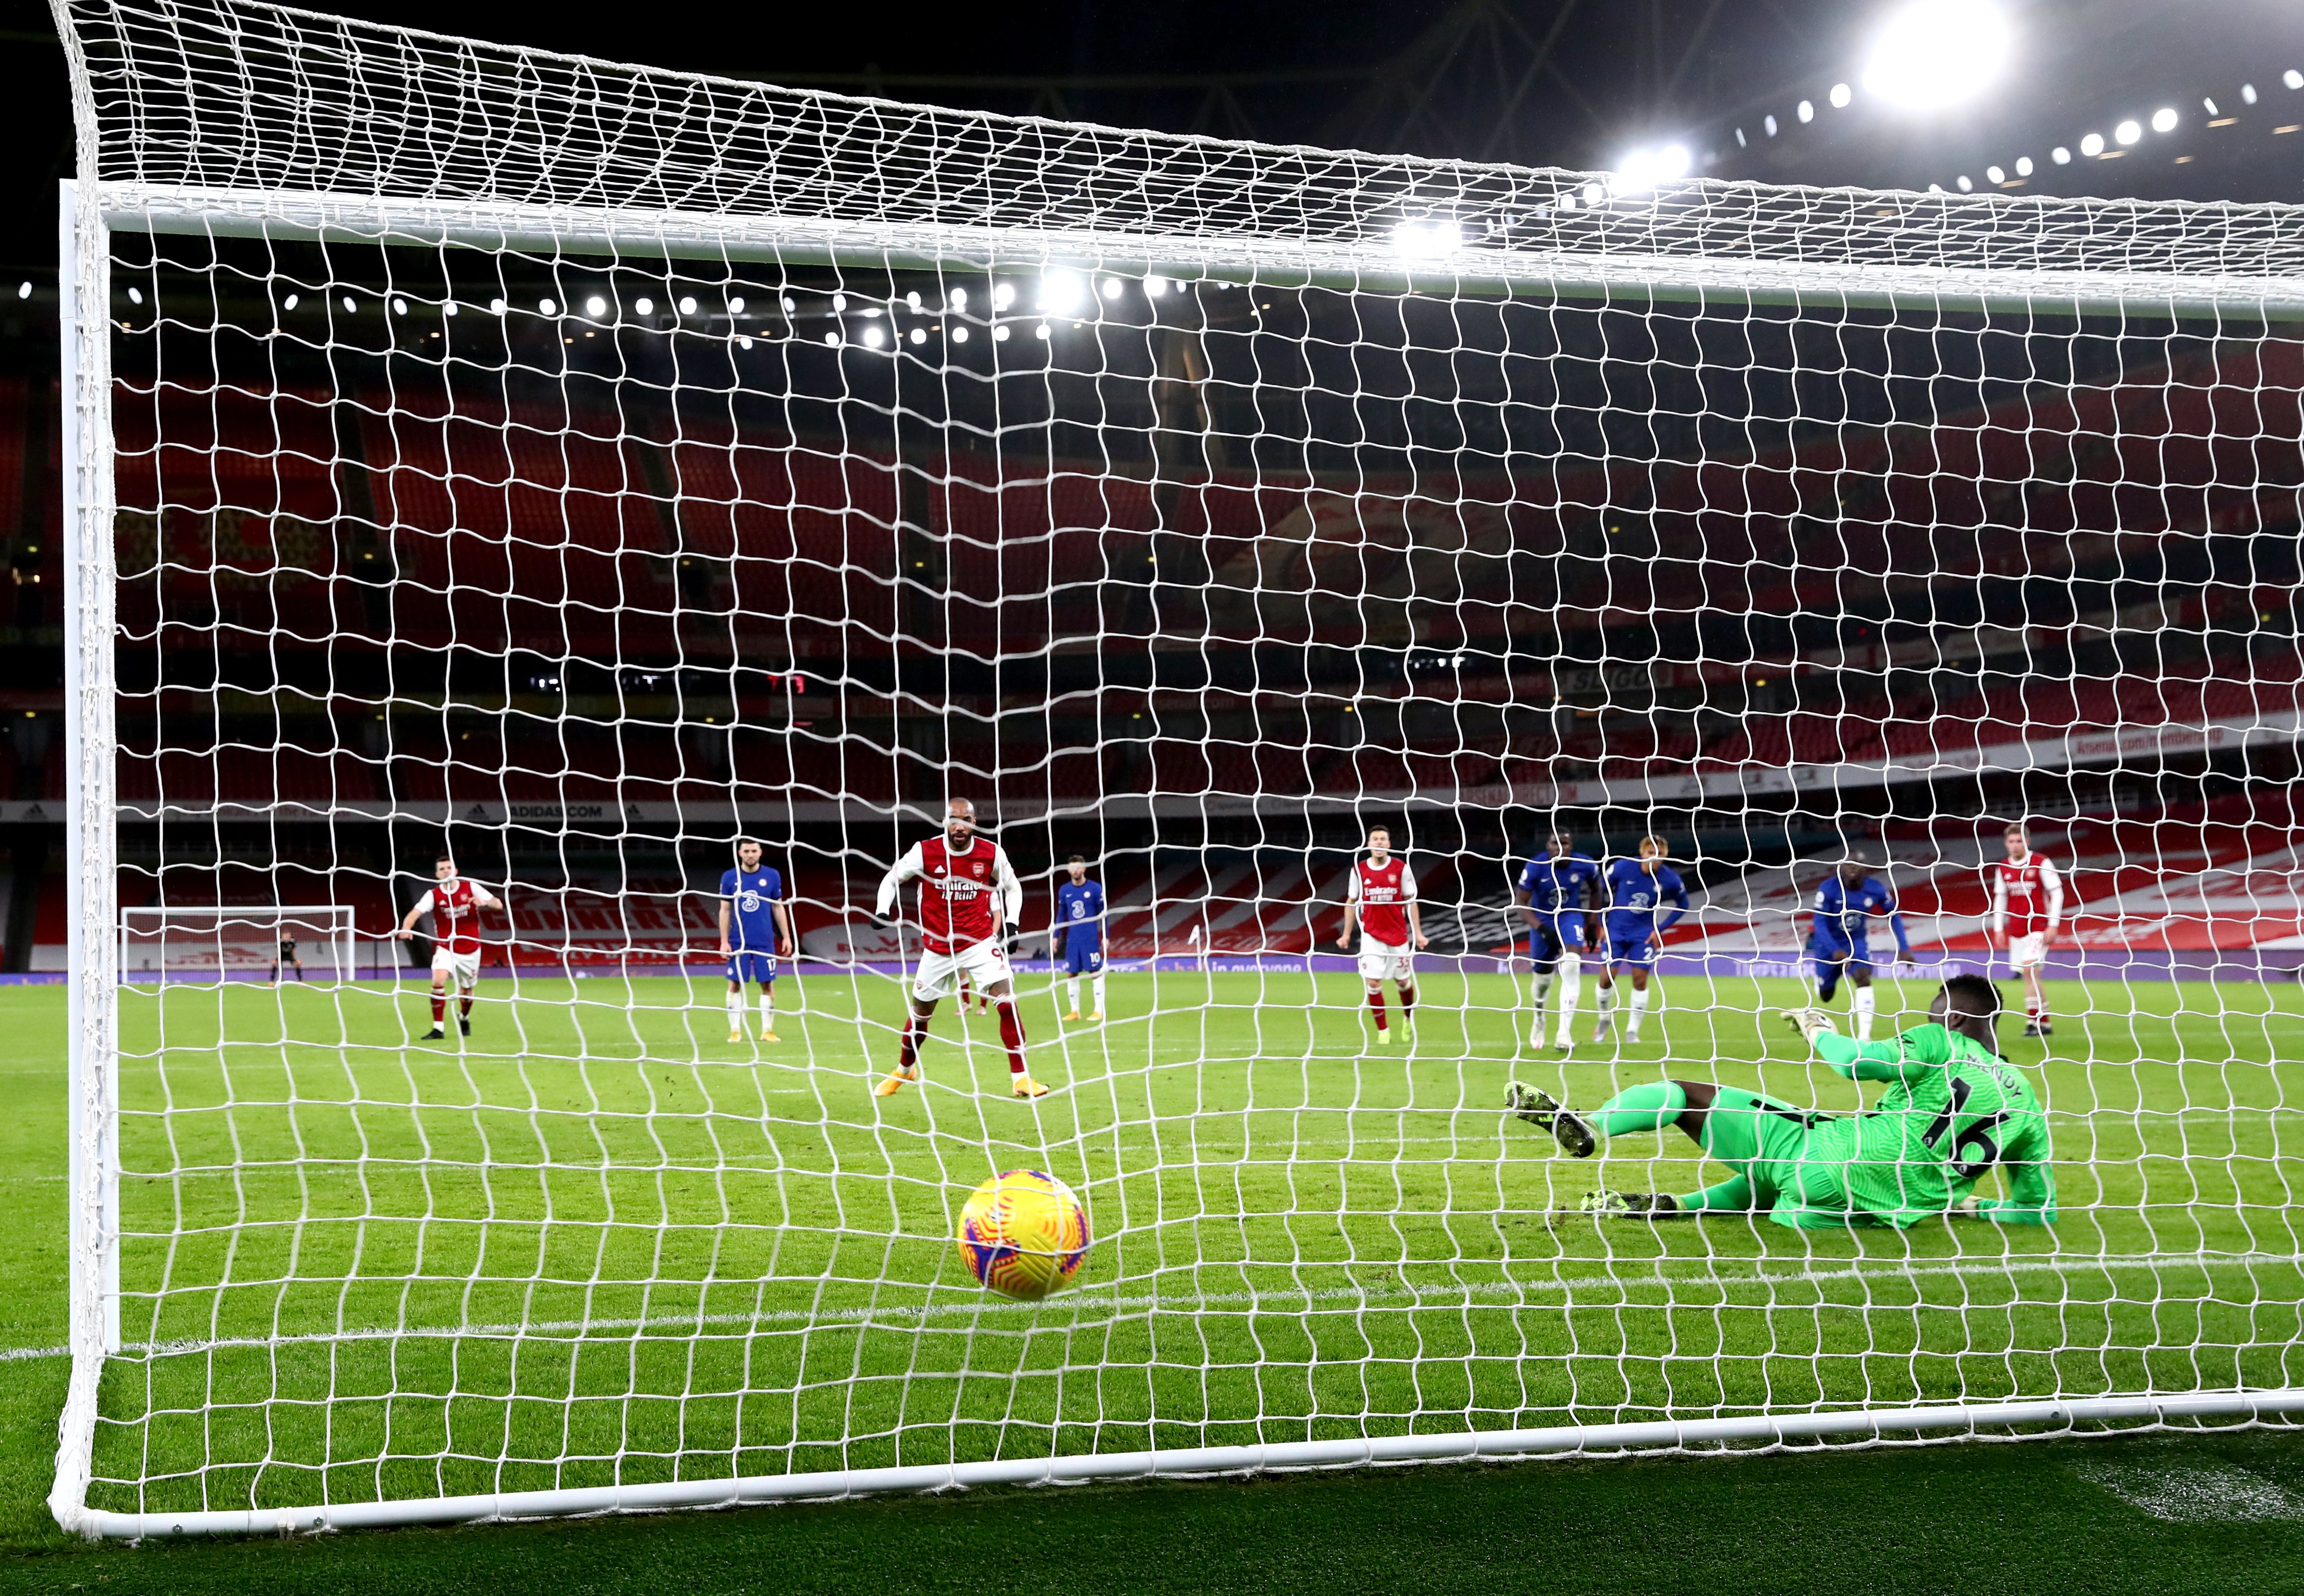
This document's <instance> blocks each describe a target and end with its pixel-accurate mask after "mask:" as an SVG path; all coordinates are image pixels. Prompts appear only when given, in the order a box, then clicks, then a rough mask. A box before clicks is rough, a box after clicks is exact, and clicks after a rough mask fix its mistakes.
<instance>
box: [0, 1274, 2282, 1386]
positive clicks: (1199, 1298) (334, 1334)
mask: <svg viewBox="0 0 2304 1596" xmlns="http://www.w3.org/2000/svg"><path fill="white" fill-rule="evenodd" d="M2281 1264H2287V1265H2291V1266H2293V1265H2304V1253H2130V1254H2115V1255H2113V1256H2110V1257H2103V1258H2024V1259H2011V1260H1986V1259H1975V1260H1967V1261H1960V1262H1946V1263H1931V1264H1924V1265H1920V1266H1919V1267H1915V1268H1904V1269H1897V1268H1890V1267H1875V1268H1869V1269H1867V1268H1850V1269H1832V1270H1821V1269H1808V1270H1784V1271H1776V1270H1755V1271H1750V1272H1749V1273H1745V1274H1707V1275H1650V1276H1648V1277H1645V1278H1642V1277H1637V1276H1636V1277H1630V1278H1628V1277H1626V1276H1622V1275H1581V1276H1575V1277H1571V1278H1569V1279H1553V1280H1529V1281H1504V1280H1498V1281H1493V1282H1487V1283H1482V1284H1477V1285H1463V1286H1422V1287H1407V1288H1393V1287H1374V1288H1360V1287H1341V1286H1340V1287H1326V1288H1320V1289H1317V1290H1304V1291H1210V1292H1195V1293H1170V1292H1150V1293H1146V1294H1143V1295H1140V1296H1093V1295H1082V1296H1063V1297H1061V1298H1058V1299H1056V1300H1055V1302H1053V1303H1020V1302H1009V1301H1005V1300H1004V1299H997V1298H987V1299H985V1300H982V1301H978V1302H964V1303H941V1304H931V1303H922V1304H918V1305H877V1306H871V1307H857V1308H832V1309H827V1310H825V1311H823V1312H820V1313H818V1312H812V1311H810V1310H808V1309H804V1308H784V1309H777V1310H774V1311H771V1312H768V1313H704V1314H696V1313H655V1314H648V1315H645V1316H641V1317H636V1318H604V1319H551V1320H535V1321H531V1322H527V1323H524V1324H512V1323H501V1324H465V1325H453V1326H451V1325H410V1326H407V1327H404V1328H402V1329H396V1330H385V1329H367V1330H334V1331H320V1330H315V1331H309V1332H306V1333H303V1334H299V1335H292V1336H226V1337H219V1338H214V1339H209V1340H192V1339H187V1340H181V1341H131V1342H129V1343H127V1344H126V1345H125V1346H124V1347H123V1348H122V1349H121V1351H122V1355H145V1356H159V1357H172V1356H182V1355H189V1354H195V1353H201V1352H214V1351H223V1350H227V1349H234V1348H245V1347H292V1346H298V1345H302V1344H312V1343H320V1342H335V1343H338V1344H342V1343H344V1342H351V1341H390V1340H402V1339H410V1340H413V1339H423V1340H456V1339H461V1338H465V1337H507V1336H539V1337H547V1338H563V1337H569V1336H583V1335H588V1334H589V1333H591V1332H593V1331H595V1330H676V1329H682V1328H694V1329H698V1330H702V1329H704V1328H706V1327H707V1326H714V1325H766V1324H794V1325H800V1326H803V1327H808V1326H815V1325H820V1324H821V1325H830V1324H843V1323H851V1324H852V1323H868V1322H873V1321H876V1320H881V1319H892V1320H893V1319H903V1320H920V1319H947V1318H965V1317H971V1316H982V1315H986V1314H1007V1313H1038V1312H1041V1311H1044V1310H1046V1309H1048V1308H1051V1307H1054V1308H1059V1309H1062V1308H1078V1309H1084V1310H1090V1311H1095V1310H1101V1311H1104V1312H1107V1313H1131V1312H1136V1311H1139V1310H1148V1311H1150V1312H1155V1313H1157V1312H1161V1311H1164V1310H1165V1311H1171V1312H1186V1311H1190V1310H1191V1309H1194V1308H1226V1307H1234V1306H1242V1305H1245V1306H1248V1307H1251V1308H1253V1307H1256V1306H1258V1305H1262V1304H1265V1303H1272V1304H1275V1305H1277V1304H1308V1305H1309V1304H1312V1303H1322V1302H1351V1301H1360V1302H1363V1303H1366V1304H1368V1305H1370V1306H1371V1307H1374V1308H1377V1309H1390V1310H1393V1311H1397V1310H1400V1309H1404V1308H1432V1307H1444V1306H1447V1305H1449V1304H1450V1303H1452V1302H1459V1301H1461V1302H1463V1303H1465V1304H1466V1305H1471V1304H1475V1303H1478V1302H1480V1301H1482V1300H1489V1301H1509V1299H1512V1298H1515V1297H1527V1296H1558V1295H1564V1294H1568V1293H1572V1292H1577V1291H1588V1290H1600V1289H1605V1288H1614V1289H1617V1290H1640V1291H1645V1290H1654V1289H1657V1288H1669V1287H1673V1286H1713V1287H1718V1288H1724V1289H1742V1288H1749V1287H1753V1286H1773V1285H1795V1286H1797V1285H1831V1284H1836V1283H1842V1282H1845V1281H1849V1280H1877V1281H1880V1282H1883V1283H1893V1282H1895V1281H1898V1280H1906V1279H1941V1278H1944V1277H1947V1276H1992V1275H2012V1274H2084V1273H2088V1272H2089V1271H2099V1270H2114V1269H2152V1268H2161V1267H2169V1268H2185V1267H2190V1268H2198V1269H2236V1268H2250V1267H2255V1266H2258V1265H2281ZM1679 1306H1681V1307H1685V1308H1688V1309H1690V1310H1701V1309H1704V1308H1708V1307H1714V1306H1717V1305H1716V1304H1710V1303H1687V1304H1681V1305H1679ZM2035 1306H2044V1307H2045V1306H2052V1304H2036V1305H2035ZM1272 1311H1273V1312H1284V1311H1285V1310H1284V1309H1283V1308H1279V1307H1275V1308H1274V1309H1273V1310H1272ZM70 1353H71V1348H69V1347H6V1348H0V1363H28V1362H32V1361H35V1360H38V1359H43V1358H61V1357H65V1356H68V1355H70Z"/></svg>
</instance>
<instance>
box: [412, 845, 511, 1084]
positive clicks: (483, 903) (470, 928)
mask: <svg viewBox="0 0 2304 1596" xmlns="http://www.w3.org/2000/svg"><path fill="white" fill-rule="evenodd" d="M432 878H433V880H432V890H431V891H428V892H427V893H425V894H424V896H423V897H421V898H419V899H417V900H416V902H415V904H414V905H413V906H412V907H411V908H410V909H409V911H408V914H407V916H406V917H405V918H403V919H402V921H401V922H400V929H399V930H397V931H395V932H394V933H393V935H394V936H396V937H398V938H399V939H400V940H401V941H402V942H407V941H408V940H409V939H410V938H411V937H413V936H414V935H415V934H416V922H417V921H419V920H420V919H422V918H423V917H424V916H427V915H429V916H432V1028H431V1029H430V1030H429V1031H427V1032H426V1033H425V1034H424V1040H425V1041H427V1042H438V1041H440V1040H441V1039H442V1038H444V1037H445V1036H446V1035H447V1032H446V1031H445V1029H443V1027H444V1026H445V1025H446V1024H447V1020H448V977H449V976H451V975H453V976H454V977H455V978H456V996H457V1001H458V1005H459V1006H458V1008H457V1010H456V1029H457V1030H458V1031H459V1032H461V1033H462V1034H464V1035H466V1036H470V1034H472V988H473V987H475V986H477V985H479V981H480V911H481V910H482V909H484V908H503V907H504V899H501V898H498V897H497V896H496V894H495V893H493V892H491V891H488V890H487V888H486V887H484V886H482V885H480V884H479V882H472V881H466V880H465V879H464V878H463V877H462V876H461V875H458V874H456V861H455V860H453V859H452V858H450V857H448V856H447V855H446V854H442V855H441V856H440V859H439V862H438V863H437V864H436V865H434V866H432Z"/></svg>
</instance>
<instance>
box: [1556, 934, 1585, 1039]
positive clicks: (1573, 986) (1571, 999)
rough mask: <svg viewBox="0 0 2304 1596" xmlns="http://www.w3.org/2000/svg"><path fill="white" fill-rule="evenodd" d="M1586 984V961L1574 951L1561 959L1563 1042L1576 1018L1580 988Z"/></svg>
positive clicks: (1561, 1036)
mask: <svg viewBox="0 0 2304 1596" xmlns="http://www.w3.org/2000/svg"><path fill="white" fill-rule="evenodd" d="M1583 984H1584V961H1583V960H1582V959H1580V958H1577V957H1576V955H1574V954H1573V953H1570V954H1565V955H1563V957H1562V958H1561V960H1560V1030H1559V1037H1560V1040H1561V1041H1563V1042H1566V1041H1567V1040H1568V1027H1569V1026H1571V1025H1572V1024H1574V1023H1575V1020H1576V998H1577V995H1578V989H1580V987H1582V986H1583Z"/></svg>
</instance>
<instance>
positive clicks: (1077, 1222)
mask: <svg viewBox="0 0 2304 1596" xmlns="http://www.w3.org/2000/svg"><path fill="white" fill-rule="evenodd" d="M958 1239H959V1242H960V1257H961V1262H963V1263H965V1264H967V1265H968V1272H969V1273H970V1274H972V1275H974V1276H975V1277H976V1279H977V1281H978V1284H980V1285H983V1286H987V1287H989V1288H991V1289H992V1290H995V1291H997V1292H998V1293H999V1294H1000V1295H1001V1296H1012V1297H1015V1298H1016V1299H1017V1300H1019V1301H1020V1302H1037V1301H1038V1300H1039V1299H1040V1298H1041V1297H1044V1296H1047V1295H1048V1294H1049V1293H1050V1292H1052V1291H1061V1290H1062V1289H1063V1288H1064V1287H1066V1286H1068V1285H1070V1284H1071V1283H1072V1279H1073V1278H1074V1277H1075V1276H1077V1275H1078V1274H1079V1273H1080V1263H1081V1262H1082V1261H1083V1260H1085V1259H1086V1258H1087V1257H1088V1210H1087V1209H1086V1208H1083V1207H1082V1206H1081V1205H1080V1199H1079V1198H1078V1197H1076V1196H1074V1195H1072V1187H1070V1186H1066V1185H1065V1184H1064V1183H1063V1181H1061V1180H1059V1179H1057V1178H1055V1176H1053V1175H1043V1174H1042V1173H1040V1171H1039V1170H1008V1171H1007V1172H1006V1173H1004V1174H1000V1175H995V1176H994V1177H992V1178H991V1179H989V1180H987V1181H986V1182H985V1183H984V1184H983V1185H982V1186H978V1187H977V1188H976V1189H975V1190H974V1191H973V1192H971V1193H970V1194H969V1198H968V1201H967V1202H966V1203H963V1204H962V1205H961V1210H960V1232H959V1237H958Z"/></svg>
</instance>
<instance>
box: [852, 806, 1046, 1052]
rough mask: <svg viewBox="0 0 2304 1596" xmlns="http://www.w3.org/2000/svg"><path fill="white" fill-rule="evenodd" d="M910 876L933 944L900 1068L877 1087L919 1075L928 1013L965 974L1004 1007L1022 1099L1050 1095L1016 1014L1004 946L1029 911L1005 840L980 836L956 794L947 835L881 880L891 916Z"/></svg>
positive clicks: (924, 937)
mask: <svg viewBox="0 0 2304 1596" xmlns="http://www.w3.org/2000/svg"><path fill="white" fill-rule="evenodd" d="M908 881H917V882H919V883H920V896H919V921H920V940H921V941H922V942H925V943H926V944H927V946H926V948H925V949H924V950H922V951H921V953H920V965H919V969H918V970H917V971H915V972H914V973H913V975H912V1002H911V1012H910V1013H909V1014H908V1015H907V1016H906V1018H905V1020H904V1034H903V1038H902V1041H901V1042H900V1043H898V1044H897V1048H896V1068H895V1069H894V1072H893V1073H891V1074H890V1075H889V1076H888V1077H887V1078H886V1079H885V1080H884V1081H882V1082H881V1083H880V1084H879V1085H878V1086H877V1087H876V1088H874V1090H875V1091H876V1092H877V1094H879V1095H880V1096H882V1097H885V1096H888V1095H889V1094H891V1093H894V1092H895V1091H897V1090H899V1089H900V1088H901V1087H902V1085H903V1084H904V1083H905V1082H906V1081H916V1080H918V1079H919V1078H920V1066H919V1058H920V1043H923V1042H925V1041H926V1040H928V1018H929V1017H930V1016H931V1015H933V1014H935V1013H936V1004H937V1002H938V1001H941V1000H943V999H944V998H948V997H950V996H952V994H953V992H956V991H957V990H959V987H960V982H961V976H962V975H965V976H967V977H968V979H969V980H970V982H972V983H973V984H975V987H976V990H977V991H978V992H981V993H983V994H984V995H985V996H986V997H988V998H990V999H991V1000H992V1003H993V1007H994V1008H995V1009H997V1010H998V1011H999V1015H1000V1040H1001V1041H1002V1042H1003V1043H1005V1044H1006V1046H1007V1049H1008V1079H1009V1083H1010V1085H1011V1088H1012V1090H1013V1091H1014V1093H1015V1094H1016V1095H1017V1096H1019V1097H1038V1096H1041V1095H1043V1094H1046V1091H1047V1088H1046V1086H1043V1085H1040V1083H1039V1082H1038V1081H1036V1080H1034V1079H1033V1078H1032V1077H1030V1076H1029V1074H1027V1073H1026V1072H1025V1069H1024V1026H1023V1022H1022V1021H1021V1020H1020V1019H1018V1018H1017V1017H1016V988H1015V983H1014V982H1013V981H1012V979H1011V978H1010V976H1009V971H1008V956H1007V955H1006V954H1005V953H1004V952H1002V951H1001V949H1000V934H1001V932H1002V930H1003V928H1004V927H1005V926H1009V925H1014V924H1015V923H1016V916H1018V915H1019V914H1021V913H1022V912H1023V908H1024V883H1023V882H1021V881H1018V880H1017V879H1016V872H1015V870H1014V869H1013V868H1012V867H1011V866H1010V865H1009V863H1008V856H1007V854H1006V853H1004V851H1002V849H1001V848H1000V846H999V845H998V844H997V843H995V842H994V841H993V840H991V839H990V838H988V837H979V836H978V835H977V834H976V806H975V805H974V804H971V803H970V802H969V801H968V800H967V799H966V798H954V799H953V800H952V802H951V804H950V805H948V806H946V808H945V812H944V835H942V836H941V837H931V838H929V839H928V840H927V841H925V842H916V843H914V844H913V845H912V849H911V852H909V853H907V854H906V855H905V856H904V857H902V858H901V859H898V860H897V861H896V866H895V868H894V869H893V870H891V871H889V872H888V874H886V875H885V876H883V877H882V878H881V881H880V898H879V909H880V913H881V915H882V916H884V917H885V916H890V915H893V914H894V913H895V910H896V897H897V893H898V891H899V890H900V889H901V888H902V886H903V884H904V883H905V882H908Z"/></svg>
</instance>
